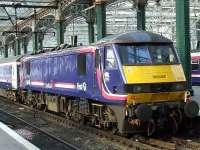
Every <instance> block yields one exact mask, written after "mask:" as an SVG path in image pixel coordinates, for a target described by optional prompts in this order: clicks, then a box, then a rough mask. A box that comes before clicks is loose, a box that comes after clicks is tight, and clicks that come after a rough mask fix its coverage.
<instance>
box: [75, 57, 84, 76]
mask: <svg viewBox="0 0 200 150" xmlns="http://www.w3.org/2000/svg"><path fill="white" fill-rule="evenodd" d="M77 67H78V75H86V54H79V55H78V59H77Z"/></svg>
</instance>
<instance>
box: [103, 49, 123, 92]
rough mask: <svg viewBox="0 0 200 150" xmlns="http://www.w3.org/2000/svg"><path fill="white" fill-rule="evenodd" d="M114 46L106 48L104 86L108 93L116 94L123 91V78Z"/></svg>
mask: <svg viewBox="0 0 200 150" xmlns="http://www.w3.org/2000/svg"><path fill="white" fill-rule="evenodd" d="M116 58H117V57H116V54H115V51H114V49H113V47H112V46H106V47H105V48H104V65H103V68H104V69H103V84H104V86H105V89H106V90H107V92H109V93H112V94H115V93H121V91H122V82H123V80H122V76H121V72H120V70H119V64H118V63H117V59H116Z"/></svg>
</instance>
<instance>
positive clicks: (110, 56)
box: [105, 47, 117, 69]
mask: <svg viewBox="0 0 200 150" xmlns="http://www.w3.org/2000/svg"><path fill="white" fill-rule="evenodd" d="M116 66H117V64H116V60H115V54H114V51H113V49H112V47H107V48H106V54H105V68H106V69H115V68H116Z"/></svg>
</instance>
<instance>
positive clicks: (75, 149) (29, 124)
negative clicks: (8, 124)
mask: <svg viewBox="0 0 200 150" xmlns="http://www.w3.org/2000/svg"><path fill="white" fill-rule="evenodd" d="M0 112H2V113H5V114H6V115H8V116H11V117H13V118H15V119H17V120H19V121H21V122H23V123H24V124H26V125H28V126H31V127H32V128H35V129H36V130H38V131H40V132H42V133H44V134H46V135H47V136H49V137H51V138H52V139H55V140H57V141H58V142H60V143H62V144H64V145H66V146H67V147H69V148H71V149H72V150H80V148H78V147H76V146H74V145H72V144H70V143H68V142H66V141H63V140H62V139H60V138H57V137H56V136H54V135H53V134H50V133H47V132H46V131H44V130H42V129H40V128H38V127H37V126H35V125H33V124H31V123H28V122H27V121H25V120H23V119H21V118H19V117H17V116H15V115H13V114H11V113H8V112H6V111H4V110H2V109H0Z"/></svg>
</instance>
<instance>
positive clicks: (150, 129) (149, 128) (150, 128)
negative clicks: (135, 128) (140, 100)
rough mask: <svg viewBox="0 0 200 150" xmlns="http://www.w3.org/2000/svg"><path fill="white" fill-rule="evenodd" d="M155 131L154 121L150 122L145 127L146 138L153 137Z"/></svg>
mask: <svg viewBox="0 0 200 150" xmlns="http://www.w3.org/2000/svg"><path fill="white" fill-rule="evenodd" d="M155 130H156V124H155V121H154V120H150V121H149V122H148V125H147V136H151V135H153V133H154V132H155Z"/></svg>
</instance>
